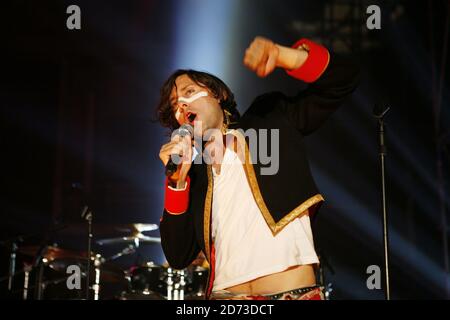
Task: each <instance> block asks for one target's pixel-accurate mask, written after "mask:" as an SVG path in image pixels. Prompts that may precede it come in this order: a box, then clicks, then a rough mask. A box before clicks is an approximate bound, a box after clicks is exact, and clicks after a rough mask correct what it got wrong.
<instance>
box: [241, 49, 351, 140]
mask: <svg viewBox="0 0 450 320" xmlns="http://www.w3.org/2000/svg"><path fill="white" fill-rule="evenodd" d="M308 44H310V45H311V46H312V45H314V48H315V49H316V50H311V51H310V52H309V54H308V58H307V59H306V61H305V63H304V64H303V65H302V66H301V67H300V68H298V69H295V70H289V71H287V73H288V74H289V75H290V76H292V77H294V78H296V79H298V80H301V81H304V82H306V83H308V86H307V87H306V89H304V90H301V91H299V92H298V93H297V94H296V95H295V96H286V95H285V94H283V93H281V92H278V91H277V92H269V93H266V94H263V95H261V96H258V97H257V98H256V99H255V101H254V102H253V103H252V105H251V106H250V108H249V109H248V110H247V112H246V114H248V115H252V116H257V117H271V116H274V115H275V114H279V113H281V114H282V116H283V117H284V118H287V121H288V122H289V123H290V124H291V125H292V126H294V127H295V128H296V129H297V130H299V131H300V132H301V133H302V135H308V134H310V133H312V132H314V131H315V130H316V129H318V128H319V127H320V126H321V125H322V124H323V123H324V122H325V121H326V120H327V119H328V118H329V117H330V115H331V114H332V113H333V112H334V111H335V110H336V109H337V108H338V107H339V106H340V105H342V103H343V102H344V100H345V99H346V98H347V97H348V96H349V95H350V94H351V93H352V92H353V91H354V90H355V89H356V87H357V85H358V82H359V67H358V66H357V65H356V64H355V63H354V62H353V61H352V60H351V59H348V58H344V57H342V56H338V55H335V54H331V53H329V52H328V50H327V49H325V48H324V47H322V46H320V45H318V44H314V43H313V42H311V41H309V42H308Z"/></svg>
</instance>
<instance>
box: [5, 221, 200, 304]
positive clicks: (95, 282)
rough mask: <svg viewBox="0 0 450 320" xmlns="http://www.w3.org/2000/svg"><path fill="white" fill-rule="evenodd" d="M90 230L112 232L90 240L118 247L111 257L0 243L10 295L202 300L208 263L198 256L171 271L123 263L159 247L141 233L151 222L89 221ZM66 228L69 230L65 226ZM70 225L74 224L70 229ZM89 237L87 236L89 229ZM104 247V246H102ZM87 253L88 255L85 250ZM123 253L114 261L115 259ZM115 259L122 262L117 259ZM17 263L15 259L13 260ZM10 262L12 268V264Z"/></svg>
mask: <svg viewBox="0 0 450 320" xmlns="http://www.w3.org/2000/svg"><path fill="white" fill-rule="evenodd" d="M91 227H92V229H91V230H96V234H97V233H98V234H102V233H103V234H106V233H108V234H113V235H114V234H115V235H116V236H114V237H104V238H100V239H97V240H92V241H93V243H95V244H96V245H97V247H96V248H100V249H98V250H96V251H100V252H102V251H108V250H107V249H111V248H115V247H117V246H120V247H121V248H122V249H121V250H120V251H119V252H115V253H114V254H112V255H109V256H105V255H104V253H103V254H102V253H99V252H94V251H93V250H90V248H91V243H90V242H89V246H88V248H89V250H88V251H77V250H70V249H66V248H62V247H60V246H58V245H57V244H54V243H52V244H51V245H47V244H40V245H18V243H22V242H23V241H21V240H22V237H16V238H14V239H10V240H8V241H3V242H1V243H0V244H3V246H4V247H5V246H6V247H7V248H8V256H9V272H8V274H7V275H6V276H3V277H1V276H0V284H1V283H4V284H7V289H6V290H7V292H9V293H10V296H12V297H14V298H19V299H25V300H31V299H34V300H43V299H63V300H64V299H86V300H87V299H89V300H110V299H113V300H198V299H204V291H205V285H206V280H207V277H208V265H207V263H206V260H205V259H204V256H199V257H198V258H197V259H196V260H195V261H194V262H193V263H192V264H191V265H190V266H188V267H187V268H185V269H183V270H175V269H173V268H171V267H170V266H169V265H168V264H167V263H163V264H161V265H160V264H156V263H155V262H153V261H151V259H148V261H145V262H143V263H137V264H136V263H131V266H130V264H129V263H128V264H127V265H125V266H124V265H123V263H124V261H128V262H129V261H132V260H133V256H134V255H135V254H137V253H138V251H139V248H145V247H147V246H154V245H159V244H160V243H161V239H160V238H159V237H153V236H148V235H145V234H144V232H151V231H156V230H157V229H158V226H157V225H155V224H142V223H135V224H126V225H94V226H91ZM67 229H72V230H73V229H74V228H73V226H72V228H71V227H69V228H67ZM75 229H76V228H75ZM89 234H90V239H93V237H92V232H90V233H89ZM103 249H104V250H103ZM88 252H89V253H88ZM121 257H123V258H122V259H120V260H119V258H121ZM118 261H121V262H122V263H119V262H118ZM18 262H20V263H18ZM16 265H17V266H18V268H16Z"/></svg>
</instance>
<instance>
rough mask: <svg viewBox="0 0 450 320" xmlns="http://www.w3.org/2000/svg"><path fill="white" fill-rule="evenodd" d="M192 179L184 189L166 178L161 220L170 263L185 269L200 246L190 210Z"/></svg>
mask: <svg viewBox="0 0 450 320" xmlns="http://www.w3.org/2000/svg"><path fill="white" fill-rule="evenodd" d="M189 187H190V179H189V178H188V180H187V185H186V188H185V189H184V190H181V191H180V190H174V189H172V188H170V187H169V186H168V180H167V179H166V185H165V201H164V202H165V203H164V210H163V215H162V218H161V221H160V233H161V245H162V248H163V251H164V255H165V256H166V259H167V262H168V263H169V265H170V266H171V267H173V268H175V269H184V268H186V267H187V266H188V265H190V264H191V262H192V261H193V260H194V259H195V258H196V257H197V255H198V254H199V252H200V247H199V245H198V243H197V240H196V237H195V230H194V221H193V217H192V212H190V210H189V197H190V192H189Z"/></svg>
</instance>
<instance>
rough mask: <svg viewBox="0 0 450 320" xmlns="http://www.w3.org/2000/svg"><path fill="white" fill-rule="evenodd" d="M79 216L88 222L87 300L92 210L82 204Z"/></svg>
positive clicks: (87, 294) (87, 297)
mask: <svg viewBox="0 0 450 320" xmlns="http://www.w3.org/2000/svg"><path fill="white" fill-rule="evenodd" d="M81 217H82V218H83V219H85V220H86V221H87V223H88V241H87V254H88V257H87V264H86V300H89V289H90V279H89V275H90V273H91V256H92V252H91V247H92V211H91V210H90V209H89V207H88V206H84V208H83V211H82V212H81Z"/></svg>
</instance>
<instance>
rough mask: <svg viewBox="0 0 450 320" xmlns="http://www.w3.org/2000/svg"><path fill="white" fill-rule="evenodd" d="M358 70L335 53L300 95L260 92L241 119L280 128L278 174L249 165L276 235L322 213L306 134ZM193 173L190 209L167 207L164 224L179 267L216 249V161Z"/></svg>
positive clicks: (245, 124)
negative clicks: (307, 215) (213, 239)
mask: <svg viewBox="0 0 450 320" xmlns="http://www.w3.org/2000/svg"><path fill="white" fill-rule="evenodd" d="M358 71H359V69H358V68H357V66H356V65H355V64H354V63H352V61H350V60H347V59H344V58H342V57H338V56H336V55H331V56H330V62H329V64H328V67H327V69H326V70H325V72H324V73H323V74H322V75H321V77H320V78H319V79H318V80H317V81H315V82H314V83H312V84H310V85H309V86H308V87H307V88H306V89H305V90H303V91H301V92H299V94H298V95H297V96H294V97H288V96H286V95H284V94H283V93H281V92H271V93H267V94H264V95H261V96H258V97H257V98H256V99H255V100H254V102H253V103H252V104H251V106H250V107H249V109H248V110H247V111H246V112H245V113H244V114H243V116H242V117H241V119H240V121H239V123H238V124H237V126H236V127H237V128H242V129H243V130H246V129H249V128H254V129H279V155H280V157H279V170H278V173H277V174H276V175H261V171H260V169H261V167H262V166H261V164H260V163H256V164H253V165H252V164H249V163H247V164H245V165H244V169H245V171H246V174H247V178H248V181H249V184H250V187H251V189H252V193H253V196H254V197H255V200H256V202H257V204H258V206H259V208H260V210H261V212H262V214H263V216H264V218H265V220H266V222H267V224H268V226H269V227H270V229H271V231H272V233H273V234H274V235H275V234H276V233H278V232H279V231H280V230H282V229H283V227H284V226H285V225H286V224H288V223H289V222H290V221H292V220H293V219H294V218H296V217H298V216H299V215H300V214H301V213H303V212H307V211H306V210H308V211H309V213H310V214H312V213H314V212H316V211H317V209H318V207H319V206H320V204H321V203H322V201H323V198H322V196H321V195H320V193H319V191H318V189H317V187H316V184H315V182H314V180H313V177H312V175H311V171H310V168H309V165H308V161H307V156H306V151H305V147H304V141H303V138H304V136H306V135H308V134H310V133H312V132H314V131H315V130H316V129H317V128H319V127H320V126H321V125H322V123H323V122H324V121H325V120H326V119H327V118H328V117H329V116H330V114H331V113H332V112H334V111H335V110H336V109H337V108H338V107H339V106H340V105H341V104H342V103H343V101H344V99H345V98H346V97H347V96H348V95H349V94H350V93H351V92H352V91H353V90H354V89H355V88H356V86H357V83H358V73H359V72H358ZM241 141H245V140H241ZM244 143H245V142H244ZM269 150H270V148H269ZM293 159H295V162H293ZM189 176H190V179H191V185H190V197H189V201H190V202H189V207H188V210H187V212H185V213H183V214H181V215H171V214H169V213H168V212H167V211H166V210H164V212H163V217H162V220H161V224H160V231H161V241H162V247H163V250H164V254H165V256H166V258H167V261H168V262H169V264H170V265H171V266H172V267H174V268H176V269H183V268H185V267H187V266H188V265H189V264H190V263H191V262H192V261H193V260H194V259H195V258H196V256H197V255H198V253H199V252H200V250H203V252H204V253H205V255H206V257H207V259H208V261H210V254H211V252H210V251H211V237H210V232H211V230H210V229H211V228H210V226H211V203H212V190H213V189H212V188H213V186H212V171H211V166H209V165H206V164H197V165H196V164H194V165H192V167H191V170H190V172H189Z"/></svg>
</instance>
